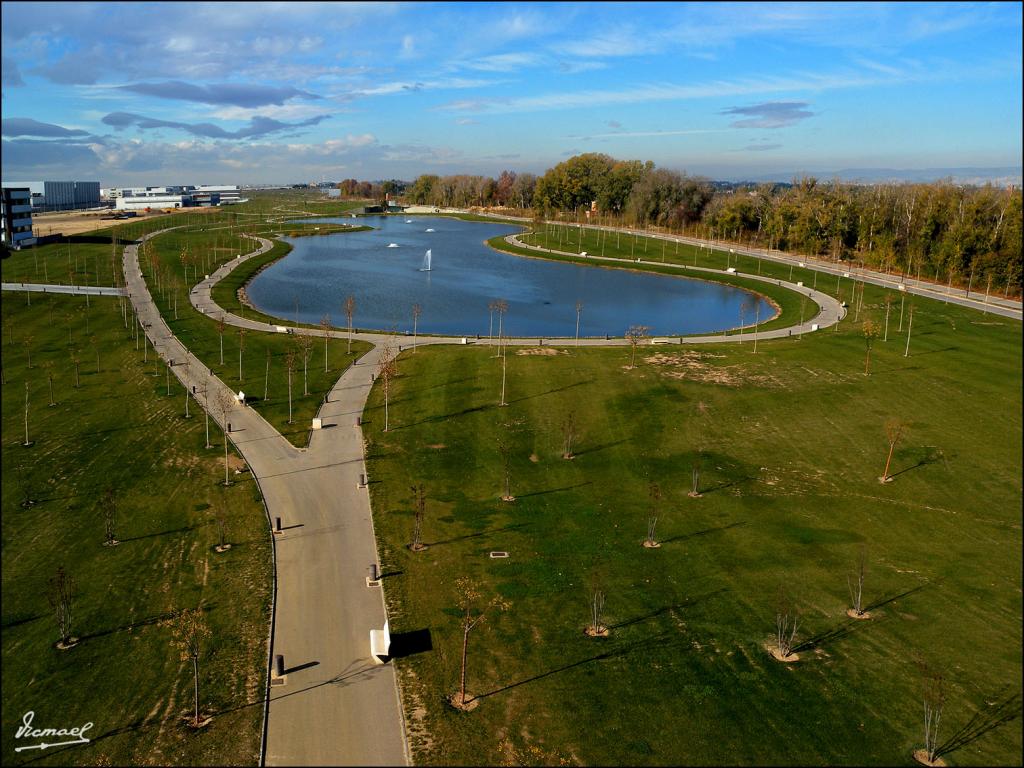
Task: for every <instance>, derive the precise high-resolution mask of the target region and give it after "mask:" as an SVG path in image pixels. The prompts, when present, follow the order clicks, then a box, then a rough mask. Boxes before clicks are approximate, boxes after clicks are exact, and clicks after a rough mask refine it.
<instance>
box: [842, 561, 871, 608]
mask: <svg viewBox="0 0 1024 768" xmlns="http://www.w3.org/2000/svg"><path fill="white" fill-rule="evenodd" d="M867 570H868V548H867V547H866V546H865V545H863V544H862V545H861V547H860V549H859V550H858V552H857V569H856V570H855V571H854V572H853V573H852V574H851V575H849V576H847V577H846V586H847V587H848V588H849V590H850V603H851V604H852V606H853V607H852V608H850V610H848V611H847V612H846V613H847V615H848V616H850V617H851V618H855V619H866V618H869V617H870V614H869V613H867V611H865V610H864V577H865V576H866V575H867Z"/></svg>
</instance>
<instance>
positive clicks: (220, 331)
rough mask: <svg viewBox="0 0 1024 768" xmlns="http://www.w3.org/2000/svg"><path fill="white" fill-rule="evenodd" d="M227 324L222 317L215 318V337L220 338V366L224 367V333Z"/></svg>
mask: <svg viewBox="0 0 1024 768" xmlns="http://www.w3.org/2000/svg"><path fill="white" fill-rule="evenodd" d="M227 327H228V324H227V322H226V321H225V320H224V315H221V316H220V317H218V318H217V335H218V336H220V364H221V365H224V331H226V330H227Z"/></svg>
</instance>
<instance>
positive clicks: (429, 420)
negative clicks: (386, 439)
mask: <svg viewBox="0 0 1024 768" xmlns="http://www.w3.org/2000/svg"><path fill="white" fill-rule="evenodd" d="M497 407H498V406H496V405H495V404H494V403H487V404H485V405H477V406H475V407H473V408H463V409H462V410H461V411H456V412H455V413H446V414H444V415H441V416H429V417H427V418H425V419H420V420H419V421H413V422H411V423H409V424H402V425H401V426H398V427H392V428H391V430H390V431H392V432H394V431H396V430H399V429H412V428H413V427H418V426H419V425H420V424H432V423H435V422H438V421H448V420H449V419H454V418H457V417H459V416H468V415H469V414H471V413H480V412H482V411H489V410H491V409H493V408H497ZM377 408H378V409H380V410H383V408H384V406H382V405H381V406H377ZM363 423H364V424H366V423H367V422H366V421H363Z"/></svg>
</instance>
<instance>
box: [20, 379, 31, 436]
mask: <svg viewBox="0 0 1024 768" xmlns="http://www.w3.org/2000/svg"><path fill="white" fill-rule="evenodd" d="M22 445H23V446H24V447H26V448H28V447H29V446H30V445H32V441H31V440H29V439H28V382H27V381H26V382H25V442H23V443H22Z"/></svg>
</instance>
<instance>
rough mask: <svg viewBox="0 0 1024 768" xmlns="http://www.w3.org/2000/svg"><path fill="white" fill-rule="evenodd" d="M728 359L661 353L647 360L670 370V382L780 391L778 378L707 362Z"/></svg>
mask: <svg viewBox="0 0 1024 768" xmlns="http://www.w3.org/2000/svg"><path fill="white" fill-rule="evenodd" d="M721 357H725V355H716V354H714V353H712V352H695V351H685V352H678V353H675V354H666V353H663V352H659V353H657V354H654V355H651V356H649V357H645V358H644V360H645V361H646V362H647V363H649V364H650V365H657V366H663V367H665V368H669V369H670V370H666V371H663V372H662V375H663V376H665V377H667V378H670V379H684V380H687V381H700V382H705V383H709V384H719V385H721V386H723V387H740V386H742V385H744V384H754V385H756V386H759V387H778V386H780V384H779V381H778V379H776V378H775V377H774V376H770V375H768V374H763V373H751V372H750V371H749V369H748V368H747V367H746V366H743V365H713V364H711V363H709V362H706V361H707V360H708V359H711V358H721Z"/></svg>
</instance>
